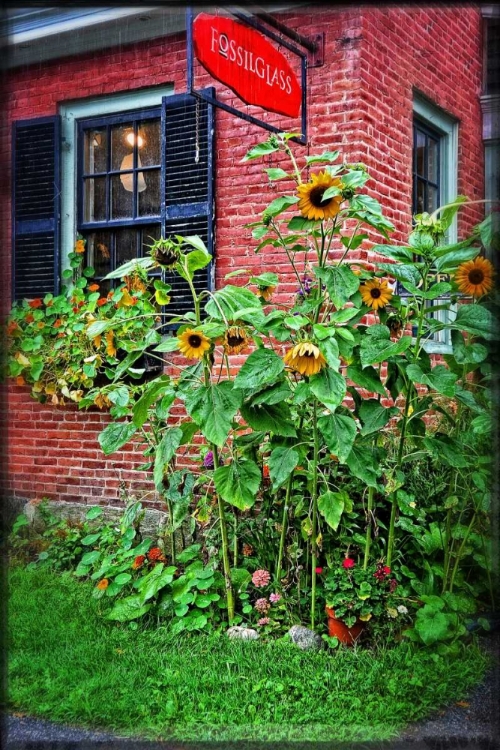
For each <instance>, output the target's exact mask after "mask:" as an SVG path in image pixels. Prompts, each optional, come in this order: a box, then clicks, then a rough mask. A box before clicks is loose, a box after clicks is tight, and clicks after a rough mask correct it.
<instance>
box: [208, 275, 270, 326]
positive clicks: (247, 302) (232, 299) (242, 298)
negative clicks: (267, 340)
mask: <svg viewBox="0 0 500 750" xmlns="http://www.w3.org/2000/svg"><path fill="white" fill-rule="evenodd" d="M248 308H252V309H255V311H256V312H255V313H254V319H255V320H256V321H257V322H260V321H262V320H263V319H264V313H263V312H262V305H261V303H260V300H259V298H258V296H257V295H256V294H254V293H253V292H251V291H250V290H249V289H245V287H242V286H233V285H232V284H226V286H224V287H222V289H218V290H217V291H216V292H214V293H213V295H212V297H211V298H210V299H209V301H208V302H207V304H206V305H205V310H206V312H207V314H208V315H210V316H211V317H212V318H214V319H215V320H222V321H223V320H224V317H225V318H226V320H229V321H232V320H237V313H238V311H239V310H245V309H248ZM259 310H260V313H259V312H257V311H259Z"/></svg>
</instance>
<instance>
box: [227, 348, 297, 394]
mask: <svg viewBox="0 0 500 750" xmlns="http://www.w3.org/2000/svg"><path fill="white" fill-rule="evenodd" d="M284 369H285V363H284V362H283V360H282V359H281V357H279V356H278V355H277V354H276V353H275V352H273V350H272V349H257V350H256V351H254V352H252V354H250V356H249V357H247V359H246V361H245V363H244V364H243V366H242V368H241V369H240V371H239V373H238V374H237V376H236V378H235V379H234V387H235V388H248V389H256V388H259V387H261V386H264V385H268V384H270V383H272V382H273V381H274V380H276V378H277V377H278V375H279V374H280V373H281V372H283V370H284Z"/></svg>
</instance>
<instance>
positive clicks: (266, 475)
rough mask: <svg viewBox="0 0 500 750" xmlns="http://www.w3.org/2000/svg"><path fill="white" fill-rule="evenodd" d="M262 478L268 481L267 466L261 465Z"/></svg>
mask: <svg viewBox="0 0 500 750" xmlns="http://www.w3.org/2000/svg"><path fill="white" fill-rule="evenodd" d="M262 476H263V477H264V479H269V465H268V464H263V466H262Z"/></svg>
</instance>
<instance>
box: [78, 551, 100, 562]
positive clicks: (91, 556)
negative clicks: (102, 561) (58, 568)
mask: <svg viewBox="0 0 500 750" xmlns="http://www.w3.org/2000/svg"><path fill="white" fill-rule="evenodd" d="M100 556H101V552H100V550H98V549H96V550H92V552H86V553H85V554H84V555H82V559H81V560H80V562H81V564H82V565H93V564H94V563H95V562H97V560H98V559H99V558H100Z"/></svg>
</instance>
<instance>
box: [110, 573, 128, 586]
mask: <svg viewBox="0 0 500 750" xmlns="http://www.w3.org/2000/svg"><path fill="white" fill-rule="evenodd" d="M131 580H132V576H131V575H130V573H119V574H118V575H117V576H116V578H115V579H114V583H117V584H118V586H124V585H125V584H126V583H128V582H129V581H131Z"/></svg>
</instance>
